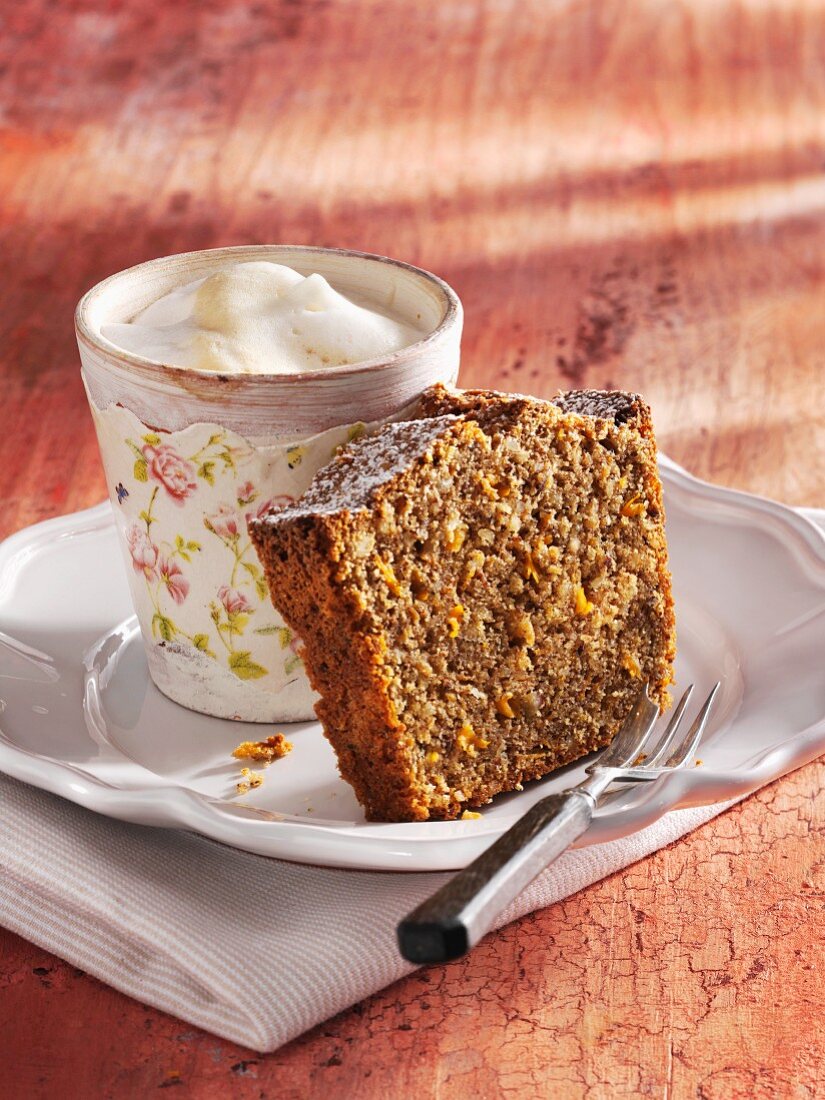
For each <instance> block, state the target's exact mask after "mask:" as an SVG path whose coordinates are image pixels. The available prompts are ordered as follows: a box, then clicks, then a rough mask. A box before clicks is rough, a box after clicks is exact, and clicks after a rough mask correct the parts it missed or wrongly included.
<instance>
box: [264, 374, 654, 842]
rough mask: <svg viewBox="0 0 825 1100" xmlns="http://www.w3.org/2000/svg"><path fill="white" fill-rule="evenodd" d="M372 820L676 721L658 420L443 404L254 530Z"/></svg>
mask: <svg viewBox="0 0 825 1100" xmlns="http://www.w3.org/2000/svg"><path fill="white" fill-rule="evenodd" d="M250 534H251V536H252V539H253V541H254V543H255V546H256V548H257V550H258V554H259V556H260V559H261V561H262V563H263V566H264V569H265V571H266V577H267V581H268V583H269V586H270V590H271V593H272V598H273V602H274V603H275V605H276V607H277V608H278V609H279V611H280V612H281V614H282V615H283V617H284V619H285V621H286V622H287V623H288V624H289V625H290V626H291V627H292V628H293V629H294V630H296V631H297V633H298V634H299V635H300V636H301V638H302V639H303V642H304V645H305V651H304V660H305V665H306V669H307V673H308V675H309V678H310V681H311V683H312V685H313V687H314V688H315V690H316V691H317V692H318V693H319V694H320V696H321V701H320V702H319V703H318V704H317V707H316V710H317V712H318V716H319V718H320V720H321V722H322V723H323V726H324V730H325V733H326V735H327V737H328V739H329V740H330V742H331V743H332V745H333V747H334V749H335V751H336V754H337V757H338V763H339V768H340V770H341V774H342V776H343V777H344V779H346V780H347V781H348V782H349V783H350V784H351V785H352V786H353V787H354V789H355V792H356V794H357V796H358V798H359V800H360V801H361V803H362V804H363V806H364V807H365V810H366V812H367V815H368V817H370V818H371V819H374V820H389V821H413V820H427V819H439V818H440V819H443V818H454V817H457V816H460V815H461V813H462V812H464V811H465V810H467V809H468V808H472V807H478V806H481V805H484V804H485V803H486V802H489V801H490V799H491V798H493V797H494V796H495V795H496V794H498V793H500V792H502V791H506V790H513V789H516V788H517V787H519V786H520V785H521V784H522V783H524V782H525V781H527V780H530V779H535V778H539V777H540V776H543V775H546V774H547V773H548V772H549V771H552V770H554V769H555V768H558V767H560V766H562V765H564V764H566V763H569V762H571V761H572V760H575V759H577V758H579V757H581V756H582V755H585V754H586V753H588V752H591V751H593V750H594V749H596V748H599V747H601V746H603V745H605V744H607V743H609V741H610V740H611V739H612V737H613V736H614V735H615V733H616V732H617V731H618V729H619V727H620V725H621V723H622V721H623V720H624V718H625V716H626V714H627V713H628V711H629V709H630V706H631V705H632V702H633V700H634V699H635V697H636V695H637V693H638V690H639V687H640V685H641V683H642V682H643V681H645V680H647V681H648V683H649V691H650V694H651V697H652V698H654V699H655V700H656V702H657V703H659V705H660V706H662V707H664V706H666V705H667V703H668V701H669V697H668V693H667V685H668V683H669V682H670V681H671V679H672V662H673V657H674V654H675V628H674V617H673V602H672V595H671V587H670V576H669V573H668V570H667V550H666V543H665V532H664V513H663V509H662V499H661V485H660V482H659V478H658V474H657V471H656V451H655V441H654V438H653V430H652V423H651V418H650V411H649V409H648V407H647V405H646V404H645V402H644V401H643V400H642V399H641V398H640V397H638V395H635V394H624V393H601V392H597V391H578V392H575V393H567V394H560V395H559V396H558V397H557V398H555V399H554V400H553V401H551V402H546V401H538V400H536V399H532V398H527V397H521V396H518V395H509V394H496V393H492V392H489V391H465V392H454V391H450V390H447V389H446V388H444V387H441V386H438V387H434V388H433V389H431V390H430V391H427V393H425V394H424V395H423V397H422V399H421V401H420V403H419V407H418V408H417V410H416V411H415V413H414V415H413V417H412V418H411V419H409V420H407V421H402V422H400V423H397V424H391V425H388V426H386V427H385V428H384V429H382V430H381V431H380V432H379V433H378V434H377V435H375V436H372V437H369V438H364V439H361V440H358V441H356V442H355V443H353V444H350V445H349V446H348V447H347V448H345V449H344V450H343V452H342V453H341V454H340V456H339V457H338V458H336V459H335V460H334V461H333V462H332V463H330V464H329V466H327V467H325V469H324V470H322V471H320V472H319V474H318V475H317V476H316V478H315V480H314V481H313V483H312V485H311V486H310V488H309V490H308V491H307V493H306V494H305V495H304V496H303V497H302V498H301V499H300V500H299V501H297V502H296V503H295V504H294V505H291V506H289V507H288V508H286V509H283V510H281V511H279V512H275V513H273V514H271V515H270V516H268V517H265V518H263V519H261V520H258V521H255V522H253V523H251V524H250Z"/></svg>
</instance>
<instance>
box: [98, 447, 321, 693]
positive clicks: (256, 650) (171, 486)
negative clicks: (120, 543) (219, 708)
mask: <svg viewBox="0 0 825 1100" xmlns="http://www.w3.org/2000/svg"><path fill="white" fill-rule="evenodd" d="M164 435H165V433H164ZM167 438H168V437H167ZM190 439H191V437H190ZM198 442H201V440H192V443H191V450H190V449H189V448H186V449H185V450H184V449H183V447H182V446H180V445H178V446H173V445H172V444H171V443H167V442H164V436H162V435H160V434H158V433H157V432H156V431H152V430H151V429H149V430H147V431H146V432H145V434H142V435H140V436H137V435H135V436H133V437H132V438H129V437H124V443H125V444H126V446H127V447H128V448H129V450H130V451H131V456H132V462H133V468H132V477H133V479H134V481H133V491H132V493H131V494H130V493H129V491H128V490H125V489H124V494H125V495H123V496H122V495H121V493H120V492H118V499H119V500H120V501H121V503H123V500H125V499H126V497H128V498H129V499H128V509H129V511H131V510H132V509H134V510H135V511H137V510H138V509H140V511H139V512H137V514H138V518H139V520H140V521H141V522H139V523H138V522H135V523H132V524H131V526H129V527H128V528H127V529H126V532H125V534H126V541H127V545H128V548H129V553H130V556H131V559H132V565H133V568H134V570H135V572H136V573H137V574H138V575H142V576H143V579H144V583H145V591H146V595H147V596H148V599H149V601H150V603H151V616H152V617H151V624H150V629H151V636H152V637H153V638H154V639H156V640H157V641H158V642H160V643H167V642H176V643H179V644H180V643H183V644H184V645H189V646H191V647H192V648H193V649H195V650H198V651H199V652H200V653H201V654H203V656H204V657H208V658H210V659H212V660H216V661H219V662H220V663H221V664H222V665H224V666H225V667H227V668H228V669H229V671H231V672H232V673H234V675H235V676H237V677H238V678H239V679H241V680H257V679H260V678H261V677H265V676H267V675H269V669H268V668H267V667H265V665H264V664H261V663H260V654H261V653H265V652H266V650H265V649H264V648H263V647H264V646H265V645H266V644H267V643H265V642H264V639H265V638H266V637H268V636H273V635H274V636H275V637H276V638H277V640H278V644H279V648H280V650H281V653H282V657H281V662H282V665H281V667H282V668H283V671H284V672H285V673H286V674H287V675H288V676H292V675H294V674H295V673H296V672H297V670H298V669H299V668H300V666H301V664H302V660H301V648H302V647H301V644H300V641H299V640H298V638H297V637H296V636H295V635H294V634H293V633H292V631H291V630H289V629H288V628H287V627H286V626H283V625H281V624H280V623H279V622H278V619H277V616H275V620H274V621H273V608H272V605H271V603H270V600H269V590H268V587H267V583H266V578H265V576H264V572H263V569H262V567H261V564H260V562H259V561H258V559H257V556H256V554H255V549H254V547H253V545H252V541H251V539H250V537H249V532H248V530H247V524H248V523H249V521H250V520H252V519H257V518H260V517H262V516H264V515H266V514H267V513H268V512H270V511H271V510H272V509H278V508H283V507H285V506H287V505H289V504H292V503H294V501H295V497H293V496H291V495H290V494H286V493H284V494H281V495H279V496H275V497H267V496H265V495H263V494H262V493H261V491H260V489H258V488H256V485H255V483H254V481H253V480H252V479H251V478H249V476H248V473H247V469H245V467H247V466H248V464H249V463H250V460H251V459H252V458H253V456H254V453H255V452H254V451H253V450H252V449H251V448H248V447H244V446H243V445H242V442H238V441H236V437H233V436H231V434H229V433H227V432H225V431H218V432H215V431H211V432H210V434H209V435H208V436H206V435H204V437H203V438H202V442H201V445H200V446H198ZM182 451H183V453H181V452H182ZM292 457H293V458H294V459H296V461H297V462H300V461H301V459H302V458H303V454H294V455H292ZM290 465H292V464H290ZM141 483H142V484H143V488H142V489H141V487H140V486H141ZM121 485H122V483H121ZM193 495H194V497H195V499H194V500H193V501H192V502H191V503H189V504H187V508H186V510H185V511H184V512H183V513H182V515H181V519H180V522H178V521H175V522H174V523H173V524H171V525H170V522H169V515H168V509H166V510H164V508H163V503H164V501H165V502H167V503H171V504H174V505H177V506H182V505H183V504H184V503H185V502H186V501H187V500H188V498H190V497H192V496H193ZM190 509H191V510H192V511H191V512H190ZM195 517H197V519H195ZM124 518H125V517H124ZM127 522H128V521H127ZM192 522H199V523H200V524H202V525H203V527H204V528H206V530H207V531H208V532H209V534H210V535H211V536H213V537H214V540H215V541H216V542H220V543H221V544H222V545H223V550H221V551H220V554H222V555H223V561H224V565H225V570H226V571H225V573H224V574H223V579H224V580H225V583H223V584H221V585H220V587H218V588H217V591H216V590H215V589H212V591H213V592H216V595H215V597H214V598H212V599H211V600H209V602H208V605H207V607H208V611H207V615H208V618H207V617H206V616H204V618H203V619H201V615H200V613H199V610H198V609H199V608H202V607H203V604H202V602H201V600H202V598H203V593H202V592H201V591H199V586H200V587H202V580H201V576H200V574H199V573H194V574H190V575H189V576H187V575H186V572H185V570H186V569H187V563H191V562H192V561H193V559H194V558H195V557H196V556H197V555H198V554H199V553H200V552H201V549H202V547H201V544H200V542H198V541H197V540H196V539H193V538H192V537H191V535H192V532H191V530H187V529H186V528H187V525H188V524H191V523H192ZM181 525H182V527H183V529H181ZM212 553H213V551H212V550H210V554H212ZM141 587H143V586H141ZM189 597H195V598H194V599H193V598H189ZM187 598H189V599H188V602H187ZM207 599H209V598H208V597H207ZM185 602H186V609H185V610H184V611H182V612H180V614H179V613H178V612H177V610H176V607H180V606H181V605H182V604H184V603H185ZM198 620H200V621H198ZM267 664H269V662H268V661H267Z"/></svg>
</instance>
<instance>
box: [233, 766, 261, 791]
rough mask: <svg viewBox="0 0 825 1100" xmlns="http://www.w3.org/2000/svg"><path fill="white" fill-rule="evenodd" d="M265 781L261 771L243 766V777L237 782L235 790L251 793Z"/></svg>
mask: <svg viewBox="0 0 825 1100" xmlns="http://www.w3.org/2000/svg"><path fill="white" fill-rule="evenodd" d="M263 781H264V777H263V775H262V774H261V773H260V772H253V771H252V769H251V768H241V779H240V782H238V783H236V784H235V790H236V791H237V792H238V794H249V792H250V791H254V790H255V788H256V787H260V786H261V784H262V783H263Z"/></svg>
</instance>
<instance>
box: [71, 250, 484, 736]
mask: <svg viewBox="0 0 825 1100" xmlns="http://www.w3.org/2000/svg"><path fill="white" fill-rule="evenodd" d="M249 260H269V261H272V262H275V263H281V264H285V265H287V266H289V267H292V268H294V269H295V270H296V271H298V272H300V273H301V274H302V275H310V274H312V273H316V272H317V273H318V274H320V275H323V276H324V278H326V279H327V280H328V281H329V282H330V283H331V284H332V285H333V286H334V287H335V288H336V290H339V291H341V292H342V293H343V294H345V295H347V296H348V297H350V298H351V299H353V300H354V301H356V302H358V303H359V304H362V305H366V306H373V307H375V308H377V309H379V310H381V311H382V312H385V313H390V314H392V315H393V316H395V317H397V318H399V319H400V320H402V321H406V322H407V323H410V324H413V325H415V326H417V327H419V328H422V330H423V331H424V332H426V333H427V335H426V336H424V337H423V338H422V339H421V340H420V341H418V342H417V343H415V344H411V345H410V346H409V347H406V348H402V349H401V350H400V351H397V352H394V353H392V354H391V355H388V356H384V357H382V358H380V359H372V360H368V361H365V362H363V363H356V364H352V365H348V366H342V367H332V368H328V369H326V370H316V371H307V372H305V373H303V374H283V375H278V374H256V375H226V374H218V373H214V372H211V371H200V370H189V369H187V370H183V369H180V368H176V367H172V366H168V365H164V364H159V363H153V362H151V361H150V360H147V359H143V358H141V357H140V356H137V355H133V354H131V353H129V352H125V351H121V350H120V349H118V348H116V347H115V346H114V345H112V344H110V343H109V342H108V341H107V340H105V339H104V338H103V337H102V336H101V335H100V330H101V326H102V325H105V324H108V323H111V322H118V321H130V320H132V319H133V318H134V317H135V316H136V314H138V313H139V312H140V311H141V310H142V309H144V308H145V307H146V306H148V305H149V304H150V303H151V302H154V301H156V300H157V299H158V298H160V297H161V296H162V295H164V294H166V293H167V292H168V291H170V290H171V289H173V288H174V287H177V286H180V285H183V284H184V283H187V282H190V281H193V280H195V279H198V278H200V277H202V276H204V275H208V274H211V273H212V272H214V271H215V270H217V269H219V268H221V267H225V266H226V265H227V264H230V263H243V262H247V261H249ZM461 327H462V309H461V303H460V302H459V299H458V298H457V296H456V294H455V293H454V291H452V290H451V289H450V287H449V286H447V284H446V283H444V282H443V281H442V280H440V279H438V278H437V277H436V276H434V275H431V274H430V273H428V272H425V271H422V270H420V269H418V268H414V267H410V266H409V265H407V264H403V263H399V262H397V261H394V260H389V259H386V258H384V257H380V256H370V255H367V254H364V253H358V252H350V251H344V250H335V249H316V248H299V247H289V246H276V245H259V246H252V247H241V248H221V249H211V250H209V251H205V252H193V253H184V254H182V255H178V256H169V257H163V258H161V259H158V260H152V261H150V262H149V263H145V264H141V265H139V266H138V267H133V268H130V269H128V270H127V271H122V272H120V273H118V274H117V275H113V276H111V278H109V279H106V280H105V281H104V282H102V283H99V284H98V285H97V286H95V287H93V288H92V290H90V291H89V292H88V293H87V294H86V295H85V296H84V298H82V299H81V301H80V304H79V305H78V308H77V314H76V330H77V341H78V347H79V349H80V359H81V363H82V377H83V382H84V385H85V387H86V393H87V395H88V398H89V405H90V407H91V411H92V416H93V419H94V422H95V428H96V431H97V436H98V442H99V445H100V453H101V457H102V460H103V467H104V470H105V474H106V479H107V484H108V489H109V495H110V497H111V500H112V506H113V510H114V514H115V521H116V524H117V528H118V532H119V537H120V544H121V548H122V550H123V553H124V558H125V561H126V567H127V572H128V575H129V581H130V589H131V594H132V599H133V602H134V607H135V613H136V615H137V617H138V621H139V623H140V628H141V634H142V637H143V642H144V646H145V651H146V658H147V662H148V667H149V672H150V675H151V677H152V679H153V681H154V682H155V684H156V685H157V687H158V688H159V689H160V690H161V691H162V692H163V693H164V694H165V695H167V696H169V698H171V699H174V700H175V701H176V702H178V703H181V704H182V705H183V706H186V707H189V708H191V709H192V710H196V711H200V712H202V713H204V714H211V715H216V716H218V717H221V718H236V719H242V720H245V721H254V722H290V721H298V720H302V719H309V718H313V717H314V711H313V702H314V700H315V695H314V693H313V692H312V689H311V688H310V685H309V682H308V681H307V679H306V676H305V674H304V670H303V664H302V661H301V642H300V639H299V638H297V637H296V636H294V635H293V633H292V632H291V631H290V629H289V628H288V627H287V626H286V625H285V624H284V622H283V621H282V619H281V618H280V616H279V615H278V614H277V612H276V611H275V609H274V608H273V607H272V604H271V602H270V600H269V593H268V591H267V587H266V583H265V581H264V577H263V571H262V569H261V566H260V564H259V563H258V560H257V557H256V554H255V551H254V548H253V547H252V545H251V543H250V540H249V537H248V534H247V528H246V525H247V521H248V520H249V519H250V518H251V517H253V516H258V515H261V514H263V513H264V512H265V511H267V510H268V509H269V508H271V507H273V506H277V505H279V504H285V503H288V502H289V501H290V500H293V499H295V498H296V497H298V496H299V495H300V494H301V493H302V492H303V491H304V490H305V489H306V488H307V486H308V485H309V483H310V481H311V480H312V477H313V475H314V474H315V473H316V471H317V470H319V469H320V468H321V467H322V466H324V465H326V463H327V462H329V460H330V459H331V458H332V457H333V455H334V454H335V452H336V450H337V449H338V447H339V446H340V445H341V444H343V443H346V442H347V441H348V440H350V439H351V438H353V436H354V435H355V434H357V433H358V432H359V431H360V430H361V428H360V425H364V424H366V425H368V426H370V425H377V424H379V423H380V422H381V421H384V420H387V419H390V418H392V417H393V416H396V415H397V414H398V413H400V412H401V411H402V410H403V409H404V408H406V407H407V406H408V405H409V404H410V403H411V402H412V401H414V400H415V398H416V397H417V396H418V395H419V394H420V393H421V392H422V391H423V390H424V389H426V388H427V387H428V386H431V385H433V384H434V383H436V382H444V383H447V384H449V383H452V382H454V381H455V379H456V376H457V374H458V366H459V350H460V340H461Z"/></svg>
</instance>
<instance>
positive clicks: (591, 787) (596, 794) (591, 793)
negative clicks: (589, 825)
mask: <svg viewBox="0 0 825 1100" xmlns="http://www.w3.org/2000/svg"><path fill="white" fill-rule="evenodd" d="M615 778H616V777H615V774H614V772H613V769H612V768H597V769H596V770H595V771H592V772H591V773H590V775H588V777H587V779H585V781H584V782H583V783H581V784H580V785H579V786H578V787H576V790H577V791H581V793H582V794H584V795H587V797H588V798H589V799H590V800H591V801H592V803H593V805H594V806H595V805H596V803H597V801H598V800H599V798H600V797H601V796H602V795H603V794H604V792H605V791H606V790H607V788H608V787H609V786H610V784H611V783H612V782H613V780H614V779H615Z"/></svg>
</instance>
